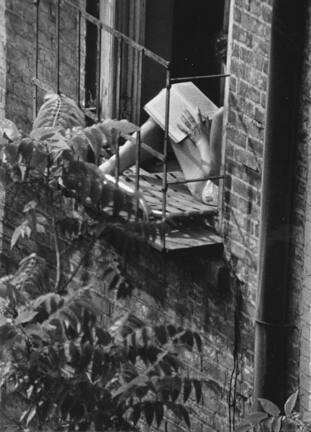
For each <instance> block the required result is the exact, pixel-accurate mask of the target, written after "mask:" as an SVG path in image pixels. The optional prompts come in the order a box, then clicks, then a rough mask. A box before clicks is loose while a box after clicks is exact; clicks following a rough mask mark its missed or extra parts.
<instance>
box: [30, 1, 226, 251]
mask: <svg viewBox="0 0 311 432" xmlns="http://www.w3.org/2000/svg"><path fill="white" fill-rule="evenodd" d="M33 1H34V6H35V11H36V12H35V17H36V20H35V60H34V72H35V76H34V78H33V80H32V82H33V85H34V91H33V111H34V116H35V115H36V113H37V108H38V107H37V104H38V88H40V89H41V90H44V91H49V90H51V88H50V86H48V85H46V84H45V83H44V82H43V81H42V80H41V79H40V78H39V76H38V74H39V33H40V11H39V8H40V0H33ZM62 4H66V5H68V6H71V7H72V8H73V9H75V10H76V14H77V46H76V51H77V63H78V64H77V71H78V77H77V86H76V100H77V103H78V105H79V106H80V108H81V109H82V110H83V111H84V113H85V115H86V116H87V117H89V118H91V119H92V120H93V121H100V119H101V118H100V115H101V113H100V110H101V106H100V74H101V71H100V64H101V62H100V56H101V48H102V31H105V32H107V33H109V34H110V35H112V36H113V37H114V40H115V41H116V50H115V52H116V84H117V85H116V91H115V93H116V94H115V102H116V112H117V113H118V114H119V113H120V100H121V95H120V92H121V79H122V55H123V51H124V45H128V46H129V47H131V48H132V49H134V50H136V52H137V53H138V54H139V61H138V67H137V69H138V70H137V74H136V76H137V79H138V80H140V85H138V86H137V89H138V91H139V92H140V91H141V77H142V65H143V60H144V57H148V58H149V59H151V60H153V61H154V62H155V63H157V64H158V65H160V66H162V67H163V69H164V70H165V77H166V78H165V88H166V97H165V125H164V142H163V152H162V153H161V152H159V151H156V150H154V149H153V148H152V147H150V146H149V145H147V144H146V143H144V142H142V141H141V134H140V130H138V132H137V133H136V137H133V136H130V135H127V134H123V133H120V135H121V136H123V137H124V138H126V139H129V140H132V141H134V142H135V143H136V163H135V182H134V184H135V192H137V196H138V192H139V189H140V185H139V179H140V153H141V149H143V150H145V151H147V152H148V153H150V154H151V155H152V156H153V157H155V158H156V159H158V160H159V161H160V162H161V163H162V221H163V222H165V221H166V220H167V211H166V207H167V190H168V187H169V186H170V185H177V184H187V183H191V182H197V181H207V180H221V179H223V178H224V175H219V176H212V177H211V176H203V177H199V178H195V179H190V180H186V179H185V180H177V181H172V182H170V181H168V178H167V177H168V176H167V174H168V169H167V158H168V146H169V121H170V119H169V112H170V110H169V108H170V95H171V86H172V84H174V83H180V82H186V81H192V80H196V81H197V80H205V79H215V78H217V79H219V78H224V77H228V76H229V74H216V75H215V74H214V75H195V76H186V77H173V76H171V70H170V66H171V64H170V61H168V60H166V59H164V58H162V57H161V56H159V55H158V54H156V53H154V52H153V51H151V50H149V49H147V48H146V47H145V46H143V45H141V44H139V43H138V42H136V41H135V40H133V39H131V38H130V37H128V36H127V35H125V34H123V33H121V32H120V31H118V30H117V29H115V28H113V27H111V26H108V25H107V24H105V23H104V22H103V21H102V20H100V19H98V18H96V17H94V16H93V15H91V14H89V13H88V12H86V11H85V10H84V9H83V8H82V7H81V6H80V5H79V4H76V3H74V2H73V1H71V0H55V7H56V15H55V16H56V26H55V28H56V30H55V31H56V38H55V39H56V77H55V83H56V84H55V89H53V90H54V91H55V92H56V93H58V94H59V93H60V92H61V82H60V81H61V76H60V44H61V38H60V32H61V29H60V18H61V6H62ZM82 20H85V23H87V22H89V23H92V24H93V25H95V26H96V27H97V49H96V64H97V86H96V109H95V112H96V113H95V114H93V113H92V112H90V111H89V110H88V109H86V108H85V107H82V106H81V28H82ZM62 94H64V93H63V92H62ZM117 141H118V140H117ZM119 159H120V158H119V145H118V142H116V170H115V178H116V182H118V178H119V175H120V172H119ZM219 195H220V194H219ZM138 206H139V202H138V197H137V201H136V209H137V210H138ZM137 213H138V212H136V215H137ZM165 241H166V239H165V235H164V236H163V238H162V247H163V249H165Z"/></svg>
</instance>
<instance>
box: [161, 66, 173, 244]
mask: <svg viewBox="0 0 311 432" xmlns="http://www.w3.org/2000/svg"><path fill="white" fill-rule="evenodd" d="M170 76H171V73H170V70H169V69H166V98H165V125H164V126H165V127H164V146H163V154H164V162H163V179H162V192H163V200H162V222H165V220H166V199H167V196H166V193H167V152H168V144H169V121H170V96H171V94H170V93H171V80H170ZM165 242H166V236H165V233H164V234H163V235H162V246H163V249H165Z"/></svg>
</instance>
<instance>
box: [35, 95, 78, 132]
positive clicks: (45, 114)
mask: <svg viewBox="0 0 311 432" xmlns="http://www.w3.org/2000/svg"><path fill="white" fill-rule="evenodd" d="M84 124H85V121H84V115H83V113H82V111H81V110H80V108H79V107H78V106H77V105H76V103H75V102H74V101H73V100H72V99H70V98H68V97H66V96H64V95H57V94H55V93H49V94H47V95H46V96H45V102H44V104H43V105H42V106H41V108H40V110H39V112H38V115H37V118H36V119H35V121H34V123H33V129H37V128H41V127H57V126H61V127H62V128H64V129H68V128H69V129H70V128H73V127H74V126H84Z"/></svg>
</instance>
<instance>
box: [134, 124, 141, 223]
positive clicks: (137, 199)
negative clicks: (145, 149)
mask: <svg viewBox="0 0 311 432" xmlns="http://www.w3.org/2000/svg"><path fill="white" fill-rule="evenodd" d="M140 153H141V136H140V130H139V131H137V134H136V170H135V192H136V203H135V205H136V209H135V219H136V220H138V210H139V197H138V193H139V175H140Z"/></svg>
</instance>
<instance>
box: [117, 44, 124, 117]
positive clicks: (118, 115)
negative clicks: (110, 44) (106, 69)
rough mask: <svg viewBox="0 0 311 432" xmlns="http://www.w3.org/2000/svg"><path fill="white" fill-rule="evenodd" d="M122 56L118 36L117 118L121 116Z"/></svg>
mask: <svg viewBox="0 0 311 432" xmlns="http://www.w3.org/2000/svg"><path fill="white" fill-rule="evenodd" d="M122 57H123V39H122V38H121V37H119V38H118V45H117V70H116V101H115V115H116V117H117V118H118V119H119V118H120V116H121V76H122Z"/></svg>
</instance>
